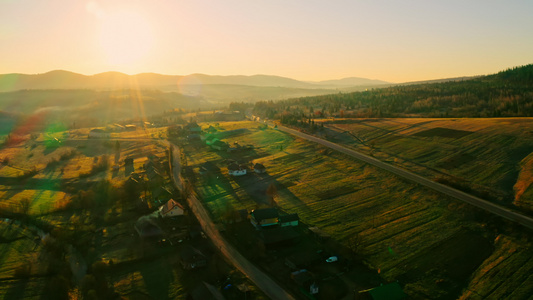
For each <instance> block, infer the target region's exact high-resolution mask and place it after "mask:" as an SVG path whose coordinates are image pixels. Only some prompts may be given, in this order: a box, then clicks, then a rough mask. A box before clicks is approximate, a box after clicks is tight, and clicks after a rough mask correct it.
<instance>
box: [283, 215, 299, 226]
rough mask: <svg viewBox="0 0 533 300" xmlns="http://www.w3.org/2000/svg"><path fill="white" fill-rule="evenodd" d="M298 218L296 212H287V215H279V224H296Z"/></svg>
mask: <svg viewBox="0 0 533 300" xmlns="http://www.w3.org/2000/svg"><path fill="white" fill-rule="evenodd" d="M299 220H300V217H298V214H289V215H282V216H279V224H280V225H281V227H286V226H298V221H299Z"/></svg>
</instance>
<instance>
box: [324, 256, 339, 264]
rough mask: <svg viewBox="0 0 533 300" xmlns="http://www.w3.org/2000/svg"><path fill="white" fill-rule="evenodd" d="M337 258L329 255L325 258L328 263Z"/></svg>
mask: <svg viewBox="0 0 533 300" xmlns="http://www.w3.org/2000/svg"><path fill="white" fill-rule="evenodd" d="M338 260H339V259H338V258H337V256H330V257H329V258H328V259H326V262H328V263H330V262H335V261H338Z"/></svg>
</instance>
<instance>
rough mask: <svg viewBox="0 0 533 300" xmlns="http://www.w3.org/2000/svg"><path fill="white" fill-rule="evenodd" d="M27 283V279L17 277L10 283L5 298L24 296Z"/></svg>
mask: <svg viewBox="0 0 533 300" xmlns="http://www.w3.org/2000/svg"><path fill="white" fill-rule="evenodd" d="M27 285H28V279H19V280H17V281H16V282H15V283H13V284H12V285H11V287H10V288H9V289H8V290H7V292H6V294H5V295H4V299H5V300H16V299H22V298H24V297H23V296H24V291H25V290H26V286H27Z"/></svg>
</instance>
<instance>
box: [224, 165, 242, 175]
mask: <svg viewBox="0 0 533 300" xmlns="http://www.w3.org/2000/svg"><path fill="white" fill-rule="evenodd" d="M228 173H229V174H230V175H233V176H242V175H246V168H243V166H242V165H238V164H236V163H232V164H230V165H229V166H228Z"/></svg>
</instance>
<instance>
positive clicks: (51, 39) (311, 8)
mask: <svg viewBox="0 0 533 300" xmlns="http://www.w3.org/2000/svg"><path fill="white" fill-rule="evenodd" d="M528 63H533V1H532V0H523V1H512V0H511V1H509V0H506V1H504V0H501V1H490V0H483V1H474V0H470V1H465V0H461V1H449V0H446V1H430V0H417V1H410V0H403V1H397V0H390V1H380V0H349V1H335V0H332V1H326V0H264V1H263V0H220V1H218V0H190V1H180V0H154V1H148V0H142V1H141V0H138V1H135V0H128V1H126V0H106V1H103V0H95V1H82V0H76V1H74V0H46V1H44V0H0V73H30V74H34V73H44V72H47V71H50V70H56V69H63V70H69V71H73V72H77V73H82V74H87V75H90V74H95V73H100V72H105V71H120V72H124V73H128V74H136V73H142V72H155V73H162V74H172V75H187V74H191V73H205V74H212V75H235V74H242V75H253V74H270V75H280V76H286V77H291V78H295V79H299V80H323V79H338V78H344V77H350V76H357V77H366V78H372V79H381V80H387V81H392V82H405V81H414V80H425V79H436V78H445V77H456V76H463V75H481V74H489V73H494V72H497V71H499V70H503V69H506V68H508V67H512V66H518V65H524V64H528Z"/></svg>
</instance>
